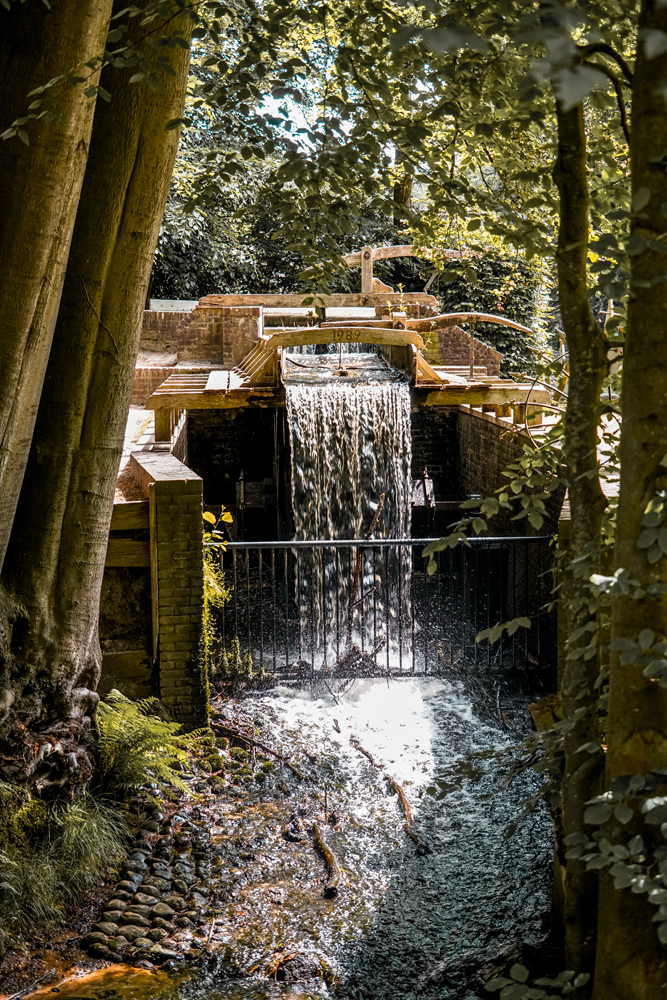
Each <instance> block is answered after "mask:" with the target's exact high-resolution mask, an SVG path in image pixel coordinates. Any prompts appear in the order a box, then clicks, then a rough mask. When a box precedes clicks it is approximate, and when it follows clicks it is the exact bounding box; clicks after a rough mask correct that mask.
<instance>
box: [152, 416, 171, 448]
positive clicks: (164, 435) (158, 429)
mask: <svg viewBox="0 0 667 1000" xmlns="http://www.w3.org/2000/svg"><path fill="white" fill-rule="evenodd" d="M171 433H172V411H171V410H156V411H155V440H156V441H171Z"/></svg>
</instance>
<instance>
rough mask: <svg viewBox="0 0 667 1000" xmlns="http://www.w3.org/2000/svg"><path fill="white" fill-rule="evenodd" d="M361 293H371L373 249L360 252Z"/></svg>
mask: <svg viewBox="0 0 667 1000" xmlns="http://www.w3.org/2000/svg"><path fill="white" fill-rule="evenodd" d="M361 291H362V292H372V291H373V247H363V248H362V250H361Z"/></svg>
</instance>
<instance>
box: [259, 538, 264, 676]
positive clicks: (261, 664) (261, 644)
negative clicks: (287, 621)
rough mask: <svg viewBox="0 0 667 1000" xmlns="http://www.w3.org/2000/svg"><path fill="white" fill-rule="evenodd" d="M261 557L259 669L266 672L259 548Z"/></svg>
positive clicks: (260, 578)
mask: <svg viewBox="0 0 667 1000" xmlns="http://www.w3.org/2000/svg"><path fill="white" fill-rule="evenodd" d="M257 558H258V559H259V566H258V570H259V584H258V586H259V669H260V670H261V671H262V673H263V672H264V591H263V590H262V550H261V549H258V550H257Z"/></svg>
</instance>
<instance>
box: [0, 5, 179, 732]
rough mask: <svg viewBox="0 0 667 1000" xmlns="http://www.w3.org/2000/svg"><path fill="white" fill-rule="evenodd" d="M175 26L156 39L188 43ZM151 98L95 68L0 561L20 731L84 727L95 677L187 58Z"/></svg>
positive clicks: (175, 57)
mask: <svg viewBox="0 0 667 1000" xmlns="http://www.w3.org/2000/svg"><path fill="white" fill-rule="evenodd" d="M114 6H115V8H118V9H120V8H121V7H122V4H120V3H116V4H115V5H114ZM191 28H192V21H191V20H190V18H189V15H188V14H187V13H186V14H183V13H181V14H179V15H178V16H177V17H175V18H173V19H172V20H170V21H168V22H167V23H166V25H165V26H164V28H163V29H162V30H161V31H160V34H161V35H163V36H165V37H167V36H173V35H180V36H185V37H186V38H187V39H189V36H190V31H191ZM171 64H172V68H173V69H174V71H175V72H174V75H173V76H170V75H164V76H163V77H162V78H161V80H160V85H159V88H158V89H157V90H156V91H151V90H148V89H147V88H146V87H145V86H144V85H140V84H131V83H129V77H130V74H131V72H132V71H125V70H124V71H122V72H119V71H118V70H115V69H112V68H108V69H106V70H105V71H104V73H103V81H102V82H103V85H104V86H105V87H106V89H107V90H108V91H109V92H110V93H111V95H112V98H111V102H110V103H109V104H106V103H102V102H99V103H98V107H97V109H96V112H95V121H94V126H93V133H92V139H91V149H90V155H89V158H88V166H87V169H86V176H85V180H84V184H83V189H82V192H81V198H80V202H79V209H78V212H77V218H76V225H75V228H74V235H73V239H72V246H71V250H70V255H69V262H68V266H67V274H66V278H65V285H64V289H63V296H62V302H61V306H60V312H59V316H58V322H57V326H56V331H55V336H54V341H53V348H52V351H51V356H50V358H49V364H48V369H47V373H46V379H45V382H44V389H43V392H42V398H41V402H40V407H39V413H38V417H37V422H36V426H35V431H34V435H33V442H32V448H31V451H30V458H29V462H28V467H27V470H26V475H25V480H24V483H23V489H22V491H21V498H20V503H19V508H18V510H17V514H16V517H15V519H14V526H13V530H12V535H11V539H10V544H9V547H8V551H7V556H6V559H5V567H4V573H3V577H4V581H5V584H6V586H7V587H8V590H9V592H10V594H11V596H12V597H13V599H14V601H15V602H16V603H18V604H19V605H20V606H21V607H22V609H23V615H22V617H21V618H20V619H19V621H18V622H17V623H16V624H15V625H14V627H13V632H12V648H11V653H12V657H11V658H6V660H5V664H4V667H5V674H6V675H7V674H8V675H9V676H8V677H7V678H6V680H5V683H8V684H9V686H10V687H11V689H12V691H13V693H14V697H15V703H14V710H13V711H14V715H15V717H16V718H18V719H19V720H20V721H21V722H23V723H26V724H34V723H36V722H38V723H42V724H43V723H45V722H48V721H49V720H50V719H52V718H67V717H73V716H77V715H81V714H85V713H86V712H87V711H88V710H90V709H91V707H93V706H94V704H95V702H96V699H97V695H96V694H95V693H94V691H95V688H96V686H97V682H98V679H99V673H100V668H101V653H100V647H99V640H98V630H97V625H98V616H99V597H100V589H101V585H102V574H103V571H104V561H105V555H106V548H107V541H108V532H109V523H110V520H111V513H112V508H113V497H114V485H115V480H116V476H117V473H118V467H119V462H120V457H121V453H122V447H123V439H124V432H125V425H126V420H127V413H128V409H129V402H130V395H131V391H132V380H133V373H134V366H135V362H136V356H137V350H138V343H139V334H140V330H141V317H142V312H143V308H144V303H145V299H146V288H147V285H148V281H149V278H150V272H151V266H152V261H153V254H154V251H155V246H156V243H157V237H158V231H159V227H160V223H161V220H162V215H163V212H164V205H165V202H166V198H167V192H168V188H169V182H170V178H171V173H172V168H173V162H174V158H175V154H176V148H177V145H178V132H177V131H169V132H166V131H165V124H166V123H167V121H168V120H169V119H172V118H177V117H180V116H181V115H182V112H183V106H184V101H185V93H186V86H187V75H188V67H189V49H188V48H187V47H186V48H183V47H179V46H177V47H175V48H174V49H172V50H171Z"/></svg>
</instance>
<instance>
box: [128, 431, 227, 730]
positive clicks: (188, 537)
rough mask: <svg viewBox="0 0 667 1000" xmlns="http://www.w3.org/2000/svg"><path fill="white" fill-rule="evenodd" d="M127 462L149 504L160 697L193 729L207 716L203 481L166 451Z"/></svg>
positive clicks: (155, 650)
mask: <svg viewBox="0 0 667 1000" xmlns="http://www.w3.org/2000/svg"><path fill="white" fill-rule="evenodd" d="M130 465H131V468H132V471H133V474H134V476H135V478H136V480H137V482H138V483H139V484H140V485H141V486H143V487H144V488H145V489H146V490H147V492H148V499H149V505H150V534H151V592H152V593H151V603H152V620H153V653H154V656H155V658H156V661H157V663H158V666H159V691H160V700H161V701H162V703H163V704H164V705H165V707H166V708H167V709H168V710H169V712H170V713H171V714H172V715H173V717H174V718H175V719H178V720H179V721H180V722H183V723H184V724H185V725H186V726H187V727H189V728H194V727H196V726H201V725H204V724H205V723H206V720H207V717H208V704H207V691H206V682H205V677H204V676H203V675H202V667H201V663H200V652H199V645H200V639H201V627H202V609H203V596H204V579H203V561H202V481H201V479H200V478H199V476H197V475H195V473H194V472H192V471H191V470H190V469H188V468H187V467H186V466H185V465H183V464H182V463H181V462H179V461H178V459H176V458H175V457H174V456H173V455H171V454H169V452H167V451H153V452H135V453H134V454H133V455H132V456H131V458H130Z"/></svg>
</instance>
